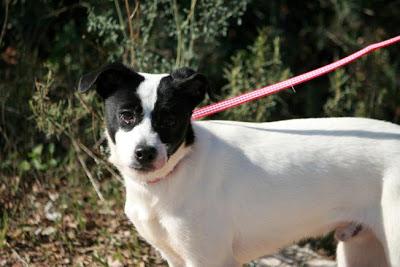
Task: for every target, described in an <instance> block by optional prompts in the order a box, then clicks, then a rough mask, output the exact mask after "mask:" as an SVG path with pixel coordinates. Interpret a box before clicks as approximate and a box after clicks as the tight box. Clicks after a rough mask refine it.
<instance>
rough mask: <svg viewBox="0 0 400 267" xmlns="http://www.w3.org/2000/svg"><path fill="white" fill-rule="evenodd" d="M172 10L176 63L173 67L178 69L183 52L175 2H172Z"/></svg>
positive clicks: (173, 0) (179, 22)
mask: <svg viewBox="0 0 400 267" xmlns="http://www.w3.org/2000/svg"><path fill="white" fill-rule="evenodd" d="M171 4H172V10H173V13H174V18H175V26H176V37H177V42H178V43H177V51H176V61H175V66H176V67H180V66H181V63H182V62H181V61H182V55H181V53H182V50H183V39H182V28H181V21H180V16H179V9H178V3H177V2H176V0H172V2H171Z"/></svg>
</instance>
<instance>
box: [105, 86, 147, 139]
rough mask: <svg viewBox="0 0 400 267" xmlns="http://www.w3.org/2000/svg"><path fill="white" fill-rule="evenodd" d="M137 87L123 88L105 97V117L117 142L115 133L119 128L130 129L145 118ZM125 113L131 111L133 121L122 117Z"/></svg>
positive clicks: (108, 129) (111, 134) (110, 132)
mask: <svg viewBox="0 0 400 267" xmlns="http://www.w3.org/2000/svg"><path fill="white" fill-rule="evenodd" d="M136 88H137V86H136V87H131V88H130V87H129V88H122V89H119V90H117V91H115V92H114V93H113V94H112V95H111V96H109V97H108V98H106V99H105V102H104V103H105V118H106V125H107V131H108V134H109V135H110V138H111V140H112V141H113V142H114V143H115V133H116V132H117V131H118V129H119V128H121V129H123V130H125V131H130V130H132V129H133V127H135V126H136V125H137V124H139V123H140V122H141V121H142V119H143V109H142V104H141V101H140V98H139V96H138V95H137V93H136ZM124 113H131V114H132V115H133V117H134V122H133V123H126V122H124V120H123V119H122V118H121V117H122V116H123V114H124Z"/></svg>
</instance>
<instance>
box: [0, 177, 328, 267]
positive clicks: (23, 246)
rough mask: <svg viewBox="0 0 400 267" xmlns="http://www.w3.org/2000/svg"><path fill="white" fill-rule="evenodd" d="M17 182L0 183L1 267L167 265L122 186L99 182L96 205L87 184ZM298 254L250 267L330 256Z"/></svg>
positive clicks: (293, 263)
mask: <svg viewBox="0 0 400 267" xmlns="http://www.w3.org/2000/svg"><path fill="white" fill-rule="evenodd" d="M20 179H21V178H19V177H11V178H7V179H5V178H1V180H0V200H1V202H0V204H1V206H0V208H1V209H0V211H1V218H0V222H1V223H0V266H13V267H19V266H41V267H46V266H110V267H121V266H167V265H166V263H165V262H163V260H162V259H161V258H160V256H159V255H158V254H157V253H156V252H155V251H154V250H153V249H152V248H151V247H150V246H149V245H147V244H146V242H145V241H143V240H142V239H141V238H139V237H138V235H137V234H136V232H135V230H134V227H133V226H132V224H131V223H130V222H129V221H128V220H127V218H126V217H125V215H124V213H123V202H124V192H123V187H122V185H121V184H120V182H118V181H116V180H113V179H110V180H105V181H102V182H101V190H102V192H103V194H104V197H105V201H100V200H99V198H98V196H97V195H96V193H95V192H94V190H93V188H92V187H91V186H90V184H88V183H87V182H86V181H80V182H79V181H78V182H77V181H69V180H67V179H54V180H53V181H52V183H49V182H48V180H47V181H46V182H43V181H39V180H35V181H34V182H33V183H32V184H30V185H29V186H27V185H25V186H21V184H24V183H23V181H22V182H21V180H20ZM297 251H299V249H297V248H295V249H292V250H291V252H290V253H288V252H287V251H282V252H281V253H280V254H277V255H274V256H272V257H267V258H265V259H263V260H259V261H255V262H253V263H251V264H249V266H300V265H301V266H305V265H304V264H303V263H305V262H306V261H308V260H312V259H325V258H326V257H325V256H323V257H321V256H320V254H325V255H327V254H328V253H327V252H326V251H324V250H323V249H320V250H319V251H318V253H315V252H312V250H310V251H311V252H307V253H308V254H307V253H306V254H304V253H302V254H301V253H300V254H301V255H302V256H296V253H297ZM310 253H311V254H310ZM300 254H299V255H300ZM304 255H306V256H304ZM310 255H311V256H310ZM301 257H303V258H301ZM329 263H330V264H332V262H329ZM285 264H286V265H285ZM288 264H289V265H288ZM310 266H311V265H310ZM315 266H333V265H315Z"/></svg>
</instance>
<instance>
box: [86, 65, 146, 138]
mask: <svg viewBox="0 0 400 267" xmlns="http://www.w3.org/2000/svg"><path fill="white" fill-rule="evenodd" d="M142 81H144V77H143V76H141V75H139V74H138V73H137V72H135V71H133V70H132V69H130V68H128V67H126V66H125V65H123V64H121V63H113V64H109V65H107V66H105V67H103V68H101V69H100V70H97V71H94V72H91V73H89V74H86V75H84V76H82V77H81V79H80V80H79V83H78V90H79V91H80V92H86V91H88V90H89V89H90V88H91V87H92V86H93V85H94V84H96V91H97V93H98V94H99V95H100V96H101V97H102V98H103V99H104V102H105V112H106V114H105V117H106V124H107V131H108V133H109V135H110V137H111V140H112V141H113V142H114V143H115V133H116V132H117V130H118V128H122V129H124V130H127V131H129V130H130V129H132V128H133V127H134V126H135V125H136V124H138V123H139V122H140V121H141V120H142V118H143V114H142V113H143V110H142V106H141V101H140V99H139V97H138V95H137V94H136V89H137V87H138V86H139V84H140V83H141V82H142ZM123 113H124V115H126V114H128V115H129V114H132V115H134V116H135V121H134V123H124V120H121V116H122V114H123Z"/></svg>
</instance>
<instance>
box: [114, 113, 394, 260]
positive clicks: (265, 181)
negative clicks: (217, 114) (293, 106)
mask: <svg viewBox="0 0 400 267" xmlns="http://www.w3.org/2000/svg"><path fill="white" fill-rule="evenodd" d="M194 131H195V135H196V141H195V143H194V145H193V147H192V148H191V149H187V148H184V147H181V148H180V149H179V150H178V152H177V153H176V155H174V157H173V158H171V160H170V161H168V162H167V164H166V165H165V166H164V167H163V168H162V170H160V171H164V173H168V172H169V171H170V170H172V169H173V166H175V165H176V164H177V165H178V166H177V168H176V170H174V171H173V173H172V175H171V177H168V178H167V179H165V180H162V181H160V182H159V183H156V184H146V183H143V179H146V178H145V177H139V178H138V177H137V176H135V175H134V174H133V173H132V172H129V171H128V172H127V171H125V170H124V169H120V170H121V172H122V174H123V176H124V178H125V183H126V205H125V211H126V214H127V216H128V217H129V219H130V220H131V221H132V222H133V223H134V225H135V226H136V228H137V230H138V232H139V233H140V234H141V235H142V236H143V237H144V238H145V239H146V240H147V241H148V242H149V243H150V244H152V245H153V246H155V247H156V248H158V249H159V250H160V251H161V253H162V255H163V256H164V257H165V258H166V259H167V260H168V262H169V264H170V266H240V264H242V263H245V262H248V261H250V260H252V259H254V258H257V257H259V256H262V255H264V254H269V253H274V252H276V251H277V250H278V249H279V248H282V247H284V246H286V245H288V244H291V243H292V242H294V241H297V240H299V239H301V238H303V237H307V236H316V235H320V234H323V233H326V232H327V231H330V230H333V229H335V227H337V226H339V225H342V224H343V223H344V222H353V221H354V222H357V223H361V224H362V225H363V226H366V227H368V228H369V229H370V234H371V235H373V237H374V238H370V237H368V238H364V239H362V237H363V235H361V238H358V236H356V237H355V238H354V239H355V240H354V243H349V246H351V245H353V246H355V247H356V248H357V247H359V246H358V245H357V242H356V241H358V242H360V243H361V244H362V245H363V246H365V247H367V248H370V249H374V251H375V252H372V251H371V252H368V253H366V252H365V250H363V249H349V248H347V249H346V248H345V245H346V244H347V243H345V244H341V245H340V246H339V250H338V253H342V254H339V255H338V259H339V266H359V265H354V264H353V265H351V264H347V263H351V262H360V260H361V259H364V260H365V259H368V257H369V256H370V255H378V257H383V253H379V248H381V249H382V248H383V249H384V251H385V255H387V256H388V257H389V258H388V261H390V262H391V266H392V267H397V266H400V236H399V230H398V223H399V221H400V177H399V171H400V160H399V159H400V138H399V137H400V127H398V126H397V125H394V124H391V123H386V122H381V121H376V120H370V119H356V118H353V119H351V118H342V119H339V118H334V119H302V120H290V121H280V122H273V123H262V124H256V123H243V122H228V121H202V122H195V123H194ZM117 142H118V141H117ZM117 153H118V150H116V149H115V147H113V146H112V145H111V155H112V157H116V158H119V157H118V156H117V155H116V154H117ZM117 166H118V165H117ZM150 176H152V175H150ZM359 240H361V241H359ZM363 240H364V242H362V241H363ZM371 240H372V241H371ZM352 241H353V240H352V239H351V240H350V241H349V242H352ZM373 241H375V243H374V242H373ZM343 258H346V259H349V258H350V259H353V260H347V261H346V260H343ZM374 260H376V261H379V262H383V263H384V262H385V261H386V259H384V258H380V259H374ZM382 266H384V265H382Z"/></svg>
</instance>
